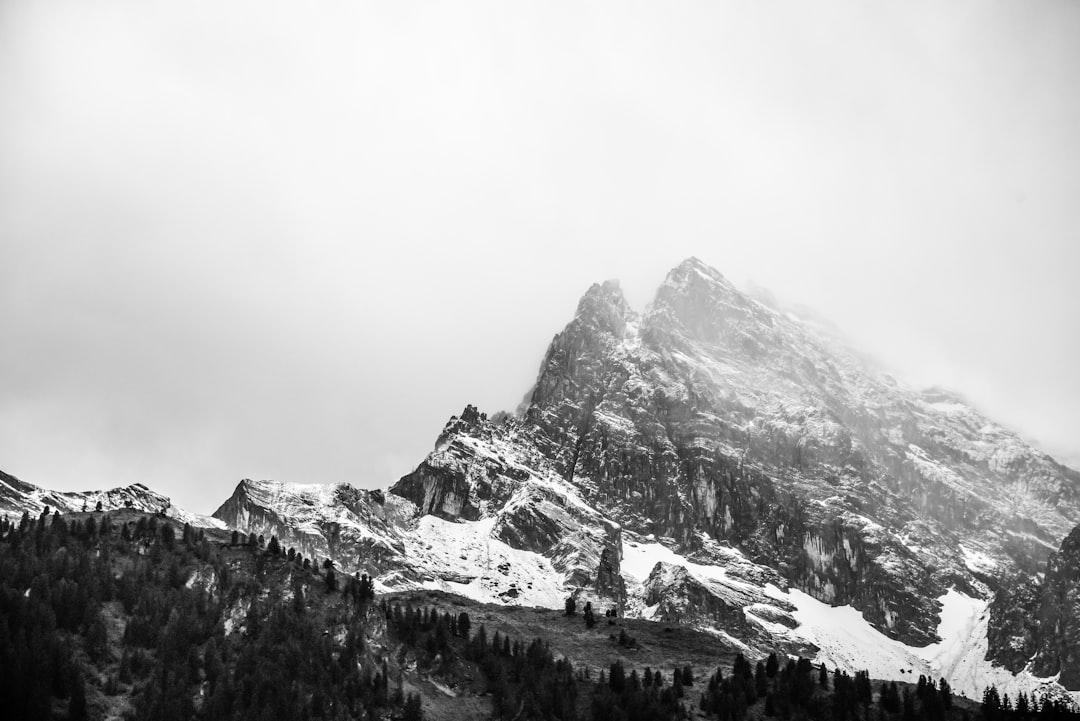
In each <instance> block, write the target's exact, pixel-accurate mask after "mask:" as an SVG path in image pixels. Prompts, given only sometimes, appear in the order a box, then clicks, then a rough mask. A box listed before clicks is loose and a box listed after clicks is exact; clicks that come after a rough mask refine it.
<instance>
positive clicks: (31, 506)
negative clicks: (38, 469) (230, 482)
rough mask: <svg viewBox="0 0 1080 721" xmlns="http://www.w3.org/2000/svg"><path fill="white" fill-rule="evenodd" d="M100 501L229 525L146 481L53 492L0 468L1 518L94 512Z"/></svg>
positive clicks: (105, 505)
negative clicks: (180, 502) (188, 507)
mask: <svg viewBox="0 0 1080 721" xmlns="http://www.w3.org/2000/svg"><path fill="white" fill-rule="evenodd" d="M99 503H100V504H101V507H102V509H103V510H106V511H108V510H115V509H118V508H129V509H133V510H139V511H149V512H151V513H158V512H162V513H164V514H165V515H166V516H168V517H170V518H175V519H176V520H178V521H179V522H180V523H190V524H191V525H193V526H201V527H205V528H224V527H225V524H223V523H222V522H221V521H219V520H218V519H216V518H211V517H209V516H202V515H199V514H197V513H189V512H188V511H185V510H184V509H182V508H178V507H176V506H174V505H173V504H172V501H171V500H169V498H168V497H167V496H163V495H161V494H160V493H158V492H156V491H152V490H150V489H149V488H147V487H146V486H145V485H143V484H142V483H133V484H132V485H130V486H125V487H123V488H112V489H109V490H102V491H50V490H47V489H44V488H40V487H38V486H35V485H33V484H32V483H27V482H25V481H21V480H19V479H18V478H16V477H15V476H12V475H10V474H7V473H4V472H3V471H0V517H6V518H8V519H11V520H16V521H17V520H18V519H19V517H21V516H22V515H23V514H24V513H28V514H29V515H30V517H31V518H37V517H38V516H40V515H41V514H42V512H43V511H44V510H45V509H46V508H48V509H49V510H50V511H59V512H60V513H73V512H79V511H88V510H89V511H93V510H94V509H95V508H96V507H97V504H99Z"/></svg>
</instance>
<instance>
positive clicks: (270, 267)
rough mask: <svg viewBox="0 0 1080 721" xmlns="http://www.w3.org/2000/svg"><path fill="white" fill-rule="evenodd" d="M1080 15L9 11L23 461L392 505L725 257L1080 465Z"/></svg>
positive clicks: (7, 187) (7, 383)
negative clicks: (587, 314)
mask: <svg viewBox="0 0 1080 721" xmlns="http://www.w3.org/2000/svg"><path fill="white" fill-rule="evenodd" d="M1078 12H1080V11H1078V9H1077V7H1076V6H1075V4H1072V3H1066V2H1056V3H1055V2H1046V3H1040V4H1039V7H1038V8H1034V7H1021V6H1018V5H1016V4H1011V3H985V2H978V3H976V2H961V3H951V4H949V5H948V6H942V5H941V4H940V3H905V4H904V5H903V6H895V5H891V4H886V3H842V2H826V3H814V4H812V5H807V4H803V3H766V4H756V5H745V4H735V3H684V4H679V5H678V6H676V7H671V6H668V7H664V8H660V7H658V6H657V7H650V6H648V5H629V6H628V5H626V4H625V3H618V4H616V3H586V4H584V5H582V4H580V3H575V4H573V5H571V4H568V3H540V4H535V5H520V4H518V5H514V6H507V5H505V4H503V3H471V4H467V5H454V6H447V5H439V4H434V5H427V4H421V3H409V2H403V3H393V4H391V5H388V6H387V5H385V4H372V3H363V2H329V3H324V4H322V5H320V6H319V7H318V8H311V7H304V8H301V7H298V6H295V5H293V4H288V3H257V4H255V3H235V2H226V3H220V2H218V3H204V2H195V3H185V4H183V5H178V6H169V5H166V4H158V3H137V2H133V1H132V0H112V1H111V2H102V3H94V4H93V5H86V4H85V3H74V2H70V3H49V4H48V5H44V4H42V3H33V2H28V1H26V0H21V1H20V0H15V1H14V2H9V3H6V4H5V6H4V8H3V9H2V10H0V13H2V15H0V98H2V99H3V103H4V106H5V112H3V113H0V238H3V242H2V244H0V327H2V328H3V329H4V339H5V349H6V352H5V353H4V354H3V356H2V357H0V377H2V378H3V379H4V380H3V382H2V383H0V457H2V459H0V467H3V468H5V470H8V471H10V472H14V473H16V474H20V475H22V476H23V477H25V478H26V479H27V480H29V481H32V482H38V483H42V484H45V485H52V486H57V487H77V486H96V485H104V484H112V483H120V482H131V481H135V480H141V481H144V482H149V483H154V484H155V485H157V486H160V487H162V488H163V489H164V490H165V491H166V492H170V493H172V494H173V495H174V497H175V498H176V499H177V501H178V502H180V503H183V504H184V505H187V506H190V507H192V508H195V509H197V510H210V509H211V508H212V507H213V506H214V505H215V504H216V503H217V502H218V501H219V500H220V499H221V498H223V497H224V495H225V493H227V492H228V490H229V489H230V487H231V485H232V483H234V482H235V481H236V480H237V479H238V478H240V477H243V476H254V477H276V478H281V479H286V478H287V479H291V480H297V481H331V480H351V481H354V482H358V483H360V484H364V485H383V484H386V483H388V482H391V481H392V480H394V477H395V476H396V475H397V474H400V473H404V472H406V471H407V470H409V468H410V467H411V466H412V465H413V464H415V463H416V462H418V461H419V460H420V458H421V457H422V455H423V454H424V453H425V452H426V451H427V450H428V449H429V447H430V444H431V443H432V442H433V440H434V438H435V436H436V435H437V433H438V430H439V428H440V427H441V425H442V423H443V422H444V421H445V420H446V419H447V418H448V417H449V416H450V415H451V414H452V413H457V412H459V411H460V409H461V408H462V407H463V406H464V405H465V404H466V403H476V404H478V405H480V406H481V407H483V408H485V409H488V410H496V409H498V408H512V407H514V406H516V405H517V402H518V401H519V399H520V398H521V396H522V394H524V392H525V391H526V390H527V389H528V386H529V384H530V383H531V382H532V380H533V379H534V378H535V373H536V370H537V367H538V364H539V361H540V358H541V357H542V354H543V351H544V349H545V347H546V344H547V342H548V341H549V340H550V338H551V336H552V335H553V334H554V333H555V332H557V331H558V330H559V329H560V328H561V327H562V325H563V324H564V323H565V322H566V321H567V320H568V319H569V318H570V317H571V314H572V313H573V310H574V308H575V306H576V302H577V298H578V297H579V296H580V294H581V293H582V292H583V291H584V290H585V289H586V288H587V287H588V286H589V284H591V283H592V282H595V281H598V280H603V279H605V278H609V277H619V278H621V279H622V280H623V281H624V287H625V288H626V289H627V292H628V294H629V295H630V298H631V300H632V301H633V302H634V303H635V304H637V305H638V306H639V307H640V306H643V305H644V304H645V303H646V302H647V301H648V299H649V297H650V296H651V293H652V291H653V289H654V288H655V287H656V285H657V284H658V283H659V282H660V280H661V279H662V277H663V275H664V273H665V272H666V271H667V269H668V268H670V267H671V266H673V265H674V264H675V263H677V262H678V261H679V260H681V259H682V258H683V257H685V256H689V255H697V256H699V257H702V258H703V259H705V260H706V261H708V262H710V263H712V264H713V265H715V266H717V267H718V268H719V269H720V270H721V271H723V272H724V273H725V274H727V275H728V276H730V277H732V278H733V279H735V280H736V281H740V282H745V281H748V280H750V279H753V280H755V281H757V282H758V283H760V284H762V285H764V286H766V287H768V288H770V289H771V290H773V291H774V292H775V293H776V294H777V295H778V296H780V297H781V298H783V299H785V300H788V301H798V302H802V303H804V304H807V305H810V306H812V307H814V308H816V309H817V310H818V311H819V313H820V314H822V315H824V316H826V317H828V318H830V319H832V320H833V321H834V322H835V323H836V325H838V326H839V327H841V328H842V329H844V330H845V331H846V332H847V333H848V335H849V336H851V337H852V338H853V339H854V341H855V342H856V344H857V345H859V346H860V347H861V348H864V349H865V350H866V351H867V352H869V353H870V354H872V355H875V356H876V357H878V358H880V359H882V360H883V361H884V362H885V363H886V364H888V365H890V366H892V367H895V368H897V369H898V370H899V371H901V372H902V373H903V374H906V375H908V376H911V377H913V378H916V379H917V380H919V381H927V382H936V383H939V384H942V385H948V386H952V387H955V388H957V389H958V390H960V391H961V392H963V393H965V394H966V395H968V396H969V397H971V398H972V400H973V401H975V402H976V403H977V404H980V405H982V406H983V407H984V408H985V409H986V410H987V411H989V412H991V413H992V414H993V415H995V416H996V417H997V418H999V419H1000V420H1002V421H1003V422H1005V423H1006V424H1009V425H1012V426H1014V427H1016V428H1018V429H1019V430H1021V431H1023V432H1024V433H1025V434H1027V435H1028V436H1030V437H1033V438H1036V439H1038V440H1040V441H1043V442H1044V443H1045V444H1046V445H1047V446H1049V447H1052V448H1054V449H1061V450H1063V451H1067V452H1075V451H1076V443H1075V438H1076V424H1075V413H1074V410H1073V409H1074V408H1075V407H1076V406H1077V401H1080V385H1078V384H1080V381H1078V380H1077V377H1076V374H1075V373H1074V372H1073V369H1072V368H1071V359H1072V358H1075V357H1076V352H1077V349H1078V345H1080V338H1078V331H1077V327H1078V326H1077V324H1076V322H1075V321H1076V308H1080V297H1078V295H1080V290H1078V289H1077V284H1076V283H1075V282H1074V279H1073V277H1072V276H1073V270H1072V269H1073V268H1075V267H1076V263H1077V257H1076V256H1077V248H1080V243H1078V242H1077V241H1078V238H1077V237H1076V228H1078V227H1080V223H1078V221H1080V217H1078V215H1080V203H1078V202H1077V199H1078V197H1080V164H1077V163H1075V162H1073V160H1074V159H1075V158H1076V157H1078V156H1080V138H1078V136H1077V134H1076V133H1075V128H1076V127H1080V98H1078V94H1077V93H1076V91H1075V90H1074V88H1076V87H1080V82H1078V78H1077V77H1076V75H1077V72H1078V70H1080V62H1078V61H1080V58H1078V57H1077V55H1078V54H1080V49H1078V47H1080V46H1077V45H1076V43H1074V42H1073V39H1074V38H1075V37H1076V30H1077V29H1078V28H1080V14H1078Z"/></svg>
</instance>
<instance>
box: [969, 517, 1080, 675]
mask: <svg viewBox="0 0 1080 721" xmlns="http://www.w3.org/2000/svg"><path fill="white" fill-rule="evenodd" d="M1003 586H1004V587H1003V588H1002V590H1001V591H1000V592H999V593H998V594H997V596H996V597H995V598H994V602H993V604H991V607H990V610H991V622H990V627H989V629H988V633H987V636H988V638H989V641H990V653H991V655H992V656H993V657H994V658H995V659H996V660H998V661H999V662H1000V663H1001V665H1003V666H1005V667H1006V668H1008V669H1009V670H1010V671H1012V672H1014V673H1016V672H1018V671H1020V670H1022V669H1024V668H1028V667H1030V669H1031V671H1032V672H1033V673H1034V674H1035V675H1036V676H1040V677H1049V676H1058V675H1059V674H1060V676H1059V678H1058V682H1059V683H1060V684H1061V685H1062V686H1064V687H1065V688H1067V689H1068V690H1070V691H1080V526H1077V527H1076V528H1074V529H1073V531H1072V533H1070V534H1069V535H1068V536H1067V537H1066V538H1065V540H1064V541H1063V542H1062V544H1061V549H1060V550H1059V551H1058V552H1057V553H1052V554H1050V557H1049V558H1048V559H1047V562H1046V570H1045V573H1044V574H1043V575H1042V579H1041V580H1040V579H1038V578H1028V577H1024V576H1018V577H1017V578H1015V579H1012V582H1011V583H1009V584H1003Z"/></svg>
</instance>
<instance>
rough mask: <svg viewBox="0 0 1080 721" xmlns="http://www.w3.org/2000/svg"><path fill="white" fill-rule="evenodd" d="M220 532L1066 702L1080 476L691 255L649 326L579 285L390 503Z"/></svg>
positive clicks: (743, 642)
mask: <svg viewBox="0 0 1080 721" xmlns="http://www.w3.org/2000/svg"><path fill="white" fill-rule="evenodd" d="M9 487H10V488H12V489H14V490H16V491H17V490H18V489H17V488H16V487H15V486H14V485H11V484H9ZM137 488H142V487H138V486H135V487H132V489H137ZM142 491H146V489H145V488H142ZM132 492H133V493H134V491H132ZM29 493H30V495H31V496H33V493H37V492H36V491H35V492H29ZM41 493H44V492H41ZM24 495H25V494H24ZM39 496H40V493H39V494H38V496H34V498H37V499H38V500H37V501H36V502H37V503H39V504H40V503H41V502H42V501H41V500H40V498H39ZM73 498H75V500H73V502H75V503H81V500H82V499H83V496H78V494H76V497H73ZM56 502H57V503H59V499H57V501H56ZM9 505H11V502H9ZM161 505H162V504H161V502H160V501H158V506H154V507H155V508H159V507H160V506H161ZM20 513H21V511H20ZM32 515H33V513H32ZM214 517H215V519H216V521H217V522H218V523H221V524H224V525H227V526H229V527H233V528H237V529H240V530H242V531H243V532H244V533H255V534H257V535H264V536H266V537H270V536H276V537H277V538H278V539H279V540H280V542H281V543H282V545H283V546H285V547H286V548H288V547H292V548H294V549H295V550H296V551H299V552H300V553H301V554H303V555H305V556H307V557H314V558H316V559H318V558H324V557H326V558H333V559H334V560H335V561H336V562H337V563H338V565H339V567H340V568H342V569H344V570H346V571H349V572H353V571H361V572H364V573H368V574H370V575H371V576H372V577H373V578H374V579H375V585H376V588H377V589H378V590H380V591H384V592H386V591H409V590H416V589H428V590H432V591H435V590H438V591H445V592H449V593H454V594H458V595H461V596H465V597H467V598H469V599H473V600H474V601H478V602H487V603H498V604H505V605H521V606H540V607H546V608H561V607H562V606H563V603H564V600H565V599H566V597H567V596H568V595H573V596H575V597H576V598H577V600H578V602H579V606H581V605H583V604H584V603H585V602H592V603H593V605H594V606H595V607H597V608H602V609H612V608H613V609H614V610H615V611H616V613H617V614H618V615H620V616H627V617H633V618H641V619H653V620H657V621H661V622H664V623H682V624H688V625H691V626H693V627H695V628H698V629H701V630H703V631H705V632H707V633H711V634H713V635H714V636H715V637H717V638H719V639H721V640H722V641H723V643H724V644H725V645H727V646H730V647H732V648H737V649H741V650H743V652H744V653H746V654H748V655H750V656H753V657H760V656H763V655H765V654H767V653H768V652H769V651H771V650H773V649H778V650H782V651H786V652H790V653H802V654H807V655H813V656H814V657H815V659H816V660H817V661H818V662H822V663H826V664H827V665H829V666H836V667H839V668H843V669H847V670H848V671H850V672H854V671H855V670H858V669H868V670H869V672H870V675H871V676H873V677H875V678H883V679H896V680H905V679H908V678H912V677H918V676H919V675H927V676H933V677H945V678H947V679H948V680H949V683H950V684H951V685H952V687H953V688H954V689H955V690H956V691H958V692H961V693H965V694H967V695H968V696H969V697H972V698H976V697H980V696H981V694H982V691H983V688H984V687H985V686H987V685H989V684H991V683H993V684H996V685H997V686H998V688H999V689H1001V690H1002V692H1007V693H1009V694H1010V695H1011V697H1012V698H1016V695H1017V693H1018V692H1020V691H1031V690H1033V689H1037V688H1056V689H1059V690H1060V689H1061V686H1058V685H1056V682H1055V677H1057V679H1059V680H1060V681H1061V683H1062V684H1064V685H1065V686H1067V687H1068V688H1069V689H1072V690H1077V688H1080V682H1075V681H1073V679H1075V678H1076V674H1077V673H1080V669H1078V668H1077V665H1078V659H1076V658H1075V654H1073V653H1069V652H1068V647H1069V644H1071V643H1072V639H1073V638H1074V636H1071V635H1069V634H1071V633H1072V631H1071V630H1070V629H1073V628H1075V627H1076V624H1077V616H1076V611H1077V608H1076V604H1075V599H1073V598H1072V596H1071V595H1070V593H1072V592H1071V591H1070V590H1069V589H1070V586H1069V583H1070V582H1071V579H1075V578H1076V576H1075V575H1072V574H1073V573H1074V571H1075V570H1076V567H1077V566H1076V564H1075V562H1074V553H1073V552H1072V551H1071V550H1070V549H1071V548H1072V545H1070V543H1069V542H1068V541H1067V537H1069V538H1071V536H1070V533H1072V532H1073V529H1074V528H1076V526H1077V524H1078V523H1080V474H1078V473H1077V472H1076V471H1074V470H1071V469H1069V468H1067V467H1066V466H1064V465H1062V464H1060V463H1058V462H1056V461H1055V460H1054V459H1052V458H1051V457H1049V456H1048V455H1046V454H1045V453H1042V452H1040V451H1039V450H1037V449H1035V448H1033V447H1032V446H1030V445H1029V444H1027V443H1026V442H1024V441H1023V439H1021V438H1020V437H1019V436H1017V435H1016V434H1015V433H1013V432H1011V431H1009V430H1008V429H1006V428H1004V427H1002V426H1000V425H999V424H997V423H995V422H994V421H992V420H990V419H988V418H986V417H985V416H984V415H983V414H981V413H980V412H979V411H978V410H976V409H974V408H972V407H971V406H970V405H969V404H967V403H966V402H964V401H963V399H961V398H959V397H957V396H956V395H954V394H951V393H949V392H947V391H943V390H940V389H929V390H927V389H917V388H912V387H909V386H907V385H905V384H903V383H902V382H899V381H897V380H895V379H894V378H892V377H891V376H890V375H888V374H887V373H884V372H882V371H881V370H879V369H877V368H875V367H873V365H872V364H870V363H868V362H867V361H865V360H864V359H862V358H861V357H860V356H858V355H857V354H856V353H854V352H852V351H851V350H849V349H848V348H846V347H845V346H844V344H843V343H842V342H840V341H838V340H837V339H836V335H835V333H834V332H832V331H830V330H827V329H825V328H824V327H823V326H822V325H821V324H820V323H818V322H815V321H810V320H805V319H803V318H802V317H800V316H798V315H796V314H793V313H789V312H785V311H784V310H781V309H778V308H777V307H775V304H774V303H767V302H762V301H759V300H755V299H754V298H751V297H750V296H748V295H747V294H744V293H741V292H740V291H739V290H737V289H736V288H735V287H734V286H733V285H732V284H731V283H730V282H728V281H727V279H725V278H724V277H723V276H722V275H721V274H720V273H719V272H717V271H716V270H715V269H713V268H710V267H709V266H707V265H705V264H704V263H702V262H700V261H699V260H696V259H693V258H691V259H688V260H687V261H685V262H683V263H681V264H680V265H679V266H678V267H676V268H674V269H673V270H672V271H671V272H670V273H669V274H668V276H667V278H666V279H665V280H664V282H663V283H662V284H661V286H660V288H659V289H658V290H657V293H656V296H655V298H654V300H653V302H652V303H651V304H650V306H649V307H648V308H646V309H645V310H644V311H643V312H638V311H636V310H634V309H632V308H631V307H630V306H629V304H628V303H627V302H626V300H625V298H624V296H623V294H622V292H621V289H620V287H619V285H618V283H617V282H614V281H608V282H605V283H602V284H597V285H594V286H593V287H591V288H590V289H589V290H588V291H587V292H586V294H585V295H584V296H583V298H582V299H581V301H580V303H579V305H578V308H577V312H576V314H575V316H574V318H573V319H572V320H571V321H570V322H569V323H568V324H567V326H566V327H565V328H564V329H563V331H562V332H560V333H559V334H558V335H556V336H555V337H554V339H553V340H552V342H551V344H550V346H549V348H548V350H547V353H546V354H545V356H544V358H543V360H542V362H541V365H540V369H539V373H538V377H537V380H536V383H535V385H534V386H533V388H532V389H531V391H530V392H529V393H528V395H527V396H526V398H525V400H524V402H523V404H522V406H521V408H519V409H518V410H517V412H515V413H514V414H509V413H505V412H500V413H496V414H494V415H492V416H490V417H489V416H488V415H487V414H485V413H482V412H481V411H479V410H478V409H476V408H474V407H472V406H468V407H466V408H465V410H464V411H463V412H462V413H461V414H460V415H459V416H453V417H451V418H450V420H449V421H448V423H447V424H446V426H445V427H444V428H443V430H442V432H441V433H440V434H439V436H438V438H437V439H436V441H435V445H434V448H433V450H432V451H431V452H430V453H429V454H428V455H427V457H426V458H424V459H423V460H422V461H421V462H420V463H419V464H418V465H417V467H416V468H415V470H414V471H413V472H411V473H409V474H408V475H406V476H404V477H403V478H401V479H400V480H399V481H398V482H397V483H395V484H394V485H393V486H391V487H390V488H387V489H384V490H374V491H372V490H361V489H357V488H355V487H353V486H351V485H349V484H336V485H326V486H303V485H297V484H289V483H282V482H275V481H252V480H244V481H242V482H241V483H240V484H239V485H238V486H237V487H236V489H235V490H234V492H233V494H232V496H231V497H230V498H229V499H227V500H226V501H225V503H224V504H223V505H222V506H221V507H220V508H219V509H218V510H217V511H215V513H214ZM1063 541H1065V545H1064V546H1063V545H1062V543H1063ZM1052 554H1054V555H1052ZM1048 564H1049V565H1048ZM1044 570H1045V572H1044ZM1040 573H1044V575H1043V578H1042V579H1041V580H1040V579H1039V577H1038V576H1039V574H1040ZM1072 588H1075V586H1073V587H1072ZM1060 629H1064V634H1065V635H1062V634H1060V633H1059V630H1060ZM1055 644H1056V645H1055Z"/></svg>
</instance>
